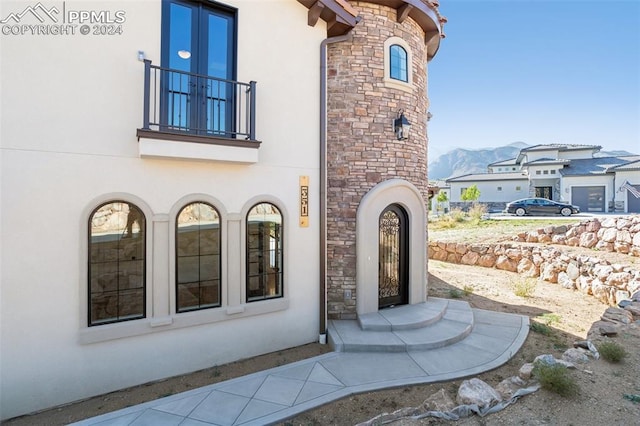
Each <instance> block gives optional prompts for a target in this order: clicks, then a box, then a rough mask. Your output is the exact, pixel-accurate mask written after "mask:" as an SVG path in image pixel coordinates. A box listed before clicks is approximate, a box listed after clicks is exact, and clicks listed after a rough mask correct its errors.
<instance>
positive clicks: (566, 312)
mask: <svg viewBox="0 0 640 426" xmlns="http://www.w3.org/2000/svg"><path fill="white" fill-rule="evenodd" d="M509 231H510V232H511V231H513V230H512V229H510V230H509ZM487 232H489V233H490V235H491V236H489V234H487V235H486V236H485V238H483V237H477V238H480V239H482V240H484V241H487V240H489V239H494V240H499V238H497V237H496V234H495V232H491V231H487ZM454 234H455V233H454ZM464 234H465V235H466V236H467V237H468V236H469V234H468V233H464ZM472 237H473V236H472ZM451 238H460V235H457V236H451ZM474 238H475V237H474ZM504 238H506V237H504V236H503V239H504ZM465 240H467V238H465ZM594 254H598V253H594ZM613 260H620V261H626V262H627V263H630V264H633V265H634V267H636V268H637V265H638V259H636V258H632V259H630V258H629V256H624V257H621V258H617V257H616V258H615V259H613ZM519 279H520V278H519V277H518V275H517V274H514V273H509V272H504V271H499V270H495V269H483V268H478V267H470V266H463V265H452V264H447V263H442V262H437V261H429V295H431V296H436V297H444V298H451V297H459V298H461V299H462V300H466V301H468V302H469V303H470V304H471V306H472V307H475V308H481V309H488V310H494V311H502V312H513V313H519V314H523V315H528V316H529V317H530V319H531V321H532V322H539V323H543V324H548V325H549V326H550V327H551V328H552V333H551V335H543V334H539V333H535V332H533V331H532V332H530V333H529V336H528V338H527V340H526V342H525V344H524V346H523V347H522V349H521V350H520V351H519V352H518V353H517V354H516V355H515V357H514V358H512V360H511V361H509V362H508V363H507V364H505V365H503V366H501V367H499V368H497V369H495V370H493V371H490V372H487V373H484V374H482V375H479V376H476V377H478V378H480V379H482V380H484V381H485V382H487V383H488V384H490V385H493V386H495V385H497V384H498V383H499V382H500V381H501V380H503V379H505V378H507V377H510V376H513V375H517V373H518V370H519V368H520V367H521V366H522V364H524V363H526V362H531V361H533V359H534V358H535V357H536V356H538V355H541V354H553V355H554V356H555V357H556V358H559V357H560V356H561V354H562V352H563V351H564V350H565V349H567V348H569V347H572V345H573V342H575V341H577V340H584V339H586V338H587V336H588V333H589V331H590V329H591V326H592V324H593V323H594V322H595V321H597V320H599V319H600V316H601V315H602V314H603V312H604V311H605V309H606V308H607V307H606V306H605V305H603V304H601V303H600V302H598V301H596V300H595V299H594V298H592V297H590V296H585V295H583V294H581V293H579V292H575V291H571V290H566V289H563V288H562V287H560V286H559V285H557V284H550V283H546V282H541V281H536V282H535V283H536V284H535V288H534V290H533V291H532V293H531V297H519V296H516V295H515V293H514V286H515V285H516V284H518V282H519ZM589 337H590V338H592V339H593V340H594V343H596V345H597V344H598V343H599V342H600V341H603V340H605V339H610V340H612V341H615V342H617V343H619V344H620V345H622V346H623V347H625V349H626V351H627V352H628V354H629V355H628V356H627V357H626V358H625V360H624V361H623V362H622V363H620V364H611V363H609V362H607V361H604V360H598V361H590V362H589V363H587V364H582V365H580V366H579V367H578V368H577V369H576V370H571V375H572V377H574V378H575V379H576V381H577V383H578V385H579V391H578V393H577V395H575V396H573V397H570V398H563V397H560V396H557V395H556V394H553V393H550V392H549V391H546V390H539V391H537V392H535V393H534V394H531V395H527V396H525V397H523V398H521V399H520V400H519V401H518V402H516V403H515V404H513V405H511V406H509V407H507V408H506V409H505V410H503V411H501V412H499V413H497V414H492V415H489V416H487V417H484V418H480V417H478V416H473V417H469V418H466V419H462V420H459V421H457V422H449V421H444V420H439V419H433V418H429V419H423V420H415V421H409V420H402V421H399V422H396V423H395V425H396V426H397V425H418V424H420V425H433V424H445V423H447V424H448V423H451V424H456V425H465V426H467V425H507V424H508V425H571V424H573V425H579V424H584V425H605V424H606V425H632V424H639V422H640V420H639V419H640V403H633V402H631V401H629V400H627V399H625V398H623V396H624V394H640V325H639V324H637V323H636V324H632V325H630V326H628V327H627V328H626V329H625V330H624V331H623V332H622V333H620V334H619V335H618V336H617V337H612V338H604V337H600V336H598V335H597V334H592V335H589ZM327 351H329V348H328V346H326V345H319V344H310V345H305V346H301V347H296V348H292V349H289V350H284V351H279V352H275V353H272V354H267V355H264V356H260V357H258V358H252V359H248V360H243V361H239V362H235V363H232V364H227V365H223V366H218V367H213V368H210V369H207V370H202V371H198V372H196V373H192V374H189V375H185V376H180V377H175V378H171V379H167V380H163V381H160V382H154V383H150V384H147V385H142V386H138V387H134V388H130V389H125V390H122V391H118V392H114V393H110V394H107V395H103V396H99V397H95V398H91V399H89V400H86V401H83V402H79V403H75V404H70V405H67V406H64V407H58V408H54V409H51V410H48V411H45V412H41V413H38V414H34V415H31V416H23V417H20V418H16V419H13V420H10V421H7V422H6V424H7V425H12V426H18V425H62V424H68V423H70V422H73V421H78V420H81V419H84V418H87V417H92V416H96V415H99V414H103V413H106V412H109V411H113V410H117V409H120V408H124V407H128V406H130V405H134V404H138V403H141V402H144V401H148V400H151V399H156V398H160V397H163V396H168V395H172V394H175V393H178V392H182V391H186V390H190V389H193V388H196V387H199V386H204V385H207V384H210V383H215V382H219V381H223V380H227V379H231V378H234V377H237V376H241V375H245V374H248V373H251V372H254V371H256V370H257V369H258V368H262V369H264V368H270V367H275V366H278V365H282V364H285V363H289V362H293V361H296V360H299V359H303V358H307V357H311V356H315V355H319V354H322V353H325V352H327ZM460 383H461V380H457V381H453V382H444V383H435V384H430V385H420V386H411V387H403V388H398V389H389V390H384V391H379V392H373V393H366V394H360V395H354V396H351V397H348V398H345V399H342V400H340V401H336V402H334V403H332V404H329V405H326V406H323V407H320V408H318V409H315V410H313V411H309V412H306V413H303V414H302V415H300V416H298V417H296V418H293V419H290V420H288V421H286V422H284V423H282V425H283V426H284V425H296V426H297V425H355V424H357V423H360V422H363V421H366V420H368V419H371V418H373V417H375V416H376V415H378V414H381V413H383V412H393V411H395V410H397V409H399V408H402V407H409V406H418V405H420V404H422V402H423V401H424V400H425V399H427V398H428V397H429V396H431V395H432V394H434V393H436V392H437V391H439V390H440V389H444V390H445V392H446V393H448V394H449V396H450V397H451V398H452V399H453V400H455V396H456V392H457V389H458V386H459V385H460ZM3 424H4V423H3Z"/></svg>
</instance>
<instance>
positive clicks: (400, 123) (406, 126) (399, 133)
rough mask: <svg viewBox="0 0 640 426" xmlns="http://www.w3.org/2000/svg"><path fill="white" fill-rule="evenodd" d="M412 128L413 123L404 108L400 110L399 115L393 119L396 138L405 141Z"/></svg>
mask: <svg viewBox="0 0 640 426" xmlns="http://www.w3.org/2000/svg"><path fill="white" fill-rule="evenodd" d="M410 129H411V123H409V120H407V117H405V116H404V110H402V109H401V110H400V111H398V116H397V117H396V118H395V119H394V120H393V131H394V133H395V134H396V138H397V139H398V140H399V141H403V140H405V139H408V138H409V130H410Z"/></svg>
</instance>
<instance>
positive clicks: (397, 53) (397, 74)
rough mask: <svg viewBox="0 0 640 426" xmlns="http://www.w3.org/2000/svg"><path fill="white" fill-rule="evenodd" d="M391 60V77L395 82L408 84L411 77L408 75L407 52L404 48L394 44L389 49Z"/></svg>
mask: <svg viewBox="0 0 640 426" xmlns="http://www.w3.org/2000/svg"><path fill="white" fill-rule="evenodd" d="M389 59H390V61H391V63H390V68H389V74H390V75H389V76H390V77H391V78H393V79H394V80H400V81H404V82H408V81H409V75H408V73H407V70H408V64H407V51H406V50H405V49H404V47H402V46H400V45H398V44H392V45H391V46H390V47H389Z"/></svg>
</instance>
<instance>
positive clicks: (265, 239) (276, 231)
mask: <svg viewBox="0 0 640 426" xmlns="http://www.w3.org/2000/svg"><path fill="white" fill-rule="evenodd" d="M282 271H283V257H282V214H281V213H280V210H279V209H278V208H277V207H276V206H274V205H273V204H270V203H260V204H257V205H255V206H253V208H252V209H251V210H250V211H249V213H248V215H247V302H253V301H256V300H263V299H271V298H275V297H282Z"/></svg>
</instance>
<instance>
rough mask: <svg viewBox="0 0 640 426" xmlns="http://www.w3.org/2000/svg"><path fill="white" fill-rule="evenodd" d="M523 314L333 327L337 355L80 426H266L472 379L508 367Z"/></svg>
mask: <svg viewBox="0 0 640 426" xmlns="http://www.w3.org/2000/svg"><path fill="white" fill-rule="evenodd" d="M528 331H529V319H528V317H526V316H521V315H514V314H506V313H499V312H491V311H485V310H479V309H472V308H470V307H469V305H468V304H467V303H466V302H462V301H458V300H446V299H438V298H429V300H428V301H427V302H426V303H421V304H417V305H404V306H399V307H395V308H390V309H386V310H381V311H379V312H377V313H374V314H368V315H365V316H364V317H362V318H360V319H359V321H356V320H353V321H346V320H341V321H331V322H330V324H329V342H330V344H331V345H332V347H333V348H334V350H335V352H332V353H328V354H324V355H321V356H317V357H313V358H309V359H305V360H302V361H298V362H295V363H292V364H287V365H283V366H280V367H277V368H272V369H269V370H265V371H261V372H258V373H254V374H250V375H248V376H243V377H239V378H236V379H232V380H228V381H225V382H220V383H216V384H213V385H209V386H205V387H202V388H198V389H194V390H191V391H188V392H183V393H179V394H176V395H172V396H169V397H166V398H161V399H158V400H155V401H150V402H147V403H144V404H140V405H136V406H133V407H129V408H125V409H123V410H119V411H114V412H112V413H107V414H104V415H101V416H98V417H93V418H90V419H87V420H84V421H81V422H78V423H75V424H76V425H154V426H164V425H185V426H189V425H201V426H202V425H220V426H222V425H225V426H235V425H265V424H273V423H277V422H281V421H283V420H286V419H287V418H291V417H293V416H296V415H297V414H300V413H302V412H304V411H307V410H311V409H313V408H316V407H319V406H321V405H324V404H327V403H330V402H333V401H335V400H338V399H340V398H344V397H346V396H349V395H353V394H357V393H362V392H369V391H375V390H380V389H385V388H393V387H400V386H406V385H413V384H424V383H433V382H443V381H448V380H454V379H459V378H462V377H468V376H473V375H476V374H479V373H482V372H485V371H488V370H492V369H494V368H496V367H499V366H500V365H502V364H504V363H506V362H507V361H508V360H509V359H510V358H511V357H512V356H513V355H515V353H516V352H517V351H518V350H519V349H520V347H521V346H522V345H523V343H524V341H525V339H526V337H527V333H528Z"/></svg>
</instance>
